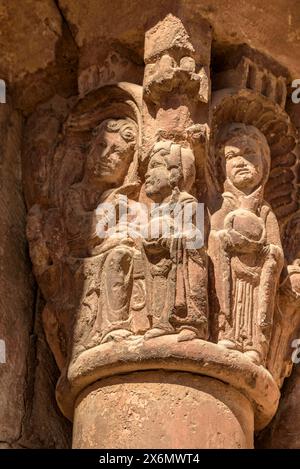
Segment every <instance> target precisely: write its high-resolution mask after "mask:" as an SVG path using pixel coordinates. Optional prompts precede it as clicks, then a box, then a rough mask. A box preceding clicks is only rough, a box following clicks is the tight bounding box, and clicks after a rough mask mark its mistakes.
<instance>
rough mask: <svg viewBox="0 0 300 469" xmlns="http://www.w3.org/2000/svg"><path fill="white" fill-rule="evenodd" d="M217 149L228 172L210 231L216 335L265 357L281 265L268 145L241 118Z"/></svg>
mask: <svg viewBox="0 0 300 469" xmlns="http://www.w3.org/2000/svg"><path fill="white" fill-rule="evenodd" d="M217 151H219V152H220V157H221V159H222V160H223V162H224V164H225V174H226V179H225V183H224V189H225V191H224V193H223V196H222V197H223V202H222V206H221V208H220V209H219V210H218V211H217V212H216V213H214V214H213V216H212V218H211V232H210V237H209V255H210V257H211V259H212V262H213V265H214V273H215V287H216V293H217V297H218V301H219V306H220V312H219V337H218V340H219V344H221V345H224V346H225V347H227V348H231V349H237V350H240V351H241V352H244V353H245V354H246V355H248V357H249V358H250V359H251V360H252V361H254V362H256V363H265V360H266V355H267V352H268V347H269V342H270V334H271V330H272V321H273V314H274V298H275V293H276V289H277V286H278V280H279V275H280V272H281V269H282V265H283V251H282V247H281V241H280V235H279V227H278V223H277V220H276V217H275V215H274V213H273V212H272V209H271V208H270V206H269V205H268V204H267V203H266V202H265V201H264V198H263V196H264V186H265V184H266V181H267V179H268V176H269V171H270V150H269V146H268V144H267V141H266V139H265V137H264V135H263V134H262V133H261V132H260V131H259V130H258V129H257V128H255V127H253V126H251V125H245V124H238V123H237V124H231V125H229V126H226V127H225V128H224V129H223V131H221V133H220V135H219V138H218V142H217Z"/></svg>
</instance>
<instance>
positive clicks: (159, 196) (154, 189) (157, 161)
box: [145, 148, 172, 203]
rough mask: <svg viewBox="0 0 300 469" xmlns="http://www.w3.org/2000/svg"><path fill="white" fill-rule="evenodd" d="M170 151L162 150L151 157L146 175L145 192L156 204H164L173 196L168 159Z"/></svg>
mask: <svg viewBox="0 0 300 469" xmlns="http://www.w3.org/2000/svg"><path fill="white" fill-rule="evenodd" d="M168 155H169V152H168V150H166V149H163V148H162V149H161V150H159V151H157V152H156V153H154V154H153V155H152V156H151V157H150V161H149V164H148V169H147V173H146V175H145V179H146V180H145V191H146V194H147V196H148V197H150V198H151V199H152V200H154V201H155V202H157V203H159V202H162V201H163V200H164V199H165V198H166V197H168V196H169V195H171V194H172V186H171V182H170V176H171V172H170V169H169V168H168V165H167V161H166V157H167V156H168Z"/></svg>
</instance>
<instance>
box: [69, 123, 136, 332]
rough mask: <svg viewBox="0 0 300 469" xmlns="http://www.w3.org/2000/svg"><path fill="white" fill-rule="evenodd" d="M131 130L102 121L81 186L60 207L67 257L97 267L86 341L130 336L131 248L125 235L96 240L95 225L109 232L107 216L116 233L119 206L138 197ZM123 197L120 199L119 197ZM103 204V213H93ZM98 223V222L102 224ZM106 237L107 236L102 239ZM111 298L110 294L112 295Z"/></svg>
mask: <svg viewBox="0 0 300 469" xmlns="http://www.w3.org/2000/svg"><path fill="white" fill-rule="evenodd" d="M136 167H137V126H136V124H135V122H133V121H132V120H131V119H129V118H127V119H108V120H105V121H103V122H102V123H101V124H100V125H99V126H98V127H97V128H96V129H95V131H94V137H93V140H92V142H91V145H90V150H89V152H88V155H87V159H86V164H85V171H84V177H83V179H82V181H81V182H80V183H78V184H75V185H73V186H72V187H71V189H70V190H69V192H68V195H67V198H66V202H65V221H66V229H67V233H68V245H69V250H70V255H71V256H74V257H77V258H78V257H80V258H86V257H93V258H94V261H96V264H97V274H96V275H97V278H98V279H99V285H100V287H99V288H100V294H99V300H98V311H97V318H96V321H95V324H94V328H93V333H92V335H95V334H96V335H97V336H98V340H100V341H106V340H110V339H113V338H114V337H116V336H118V337H125V336H127V335H130V334H131V332H130V320H131V319H130V311H129V305H130V297H131V290H132V270H133V258H134V255H135V253H136V249H135V247H134V243H133V241H132V239H130V238H129V237H128V236H127V235H126V229H125V228H126V227H124V226H122V229H123V233H124V235H123V236H108V235H107V236H104V233H103V232H102V234H101V235H100V234H99V230H98V229H97V227H98V226H99V224H101V226H102V230H103V227H104V228H105V226H106V225H107V226H108V227H109V218H107V219H106V218H105V217H107V216H108V217H109V216H111V213H113V214H114V215H115V216H116V218H115V226H114V229H116V227H118V223H119V219H118V214H119V211H118V210H119V208H120V207H119V201H120V196H123V198H122V197H121V200H122V202H124V200H127V197H128V199H129V200H130V199H131V198H134V197H136V196H137V194H138V187H139V185H138V183H137V179H136ZM124 196H126V197H124ZM103 204H105V206H106V207H108V206H109V207H110V209H111V212H110V215H109V214H107V211H106V210H99V209H98V210H97V207H99V206H100V207H101V206H103ZM103 218H104V219H103ZM107 234H108V233H107ZM112 293H113V294H112Z"/></svg>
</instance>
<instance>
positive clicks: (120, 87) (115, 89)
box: [51, 82, 142, 206]
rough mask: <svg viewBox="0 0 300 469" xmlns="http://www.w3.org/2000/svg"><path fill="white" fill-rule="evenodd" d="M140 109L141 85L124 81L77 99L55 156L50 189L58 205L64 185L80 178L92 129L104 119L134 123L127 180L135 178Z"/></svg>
mask: <svg viewBox="0 0 300 469" xmlns="http://www.w3.org/2000/svg"><path fill="white" fill-rule="evenodd" d="M141 109H142V88H141V87H140V86H138V85H134V84H131V83H126V82H121V83H118V84H117V85H108V86H103V87H101V88H98V89H96V90H93V91H91V92H90V93H89V94H87V95H85V96H84V97H83V98H80V99H79V100H78V101H77V103H76V105H75V106H74V108H73V109H72V111H71V113H70V114H69V116H68V118H67V120H66V121H65V123H64V125H63V129H62V137H61V145H60V146H59V147H58V149H57V151H56V154H55V156H54V163H53V168H52V171H51V173H52V181H51V192H52V193H53V194H55V196H54V197H55V200H54V204H55V205H56V206H60V205H61V202H62V198H63V194H64V193H66V190H67V188H68V187H70V186H71V185H72V184H74V183H76V182H78V181H79V180H80V179H81V176H82V172H83V166H84V162H85V156H86V152H87V149H88V148H89V143H90V141H91V136H92V132H93V130H94V129H95V128H96V127H97V126H98V125H99V124H100V123H101V122H103V121H104V120H106V119H131V120H132V121H133V122H135V123H136V125H137V129H138V132H137V138H138V141H137V147H136V153H135V156H134V159H133V162H132V163H131V166H130V168H129V171H128V176H127V182H136V181H137V168H138V159H139V149H140V147H141ZM70 168H72V171H70ZM62 188H63V191H62Z"/></svg>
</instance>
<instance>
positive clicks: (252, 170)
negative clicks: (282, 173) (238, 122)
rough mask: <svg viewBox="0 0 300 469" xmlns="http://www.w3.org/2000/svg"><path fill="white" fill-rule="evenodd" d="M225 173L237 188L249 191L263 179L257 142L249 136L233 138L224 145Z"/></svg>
mask: <svg viewBox="0 0 300 469" xmlns="http://www.w3.org/2000/svg"><path fill="white" fill-rule="evenodd" d="M225 161H226V175H227V177H228V178H229V179H230V181H231V182H232V184H233V185H234V186H235V187H236V188H237V189H239V190H242V191H245V190H246V191H251V190H253V189H255V188H256V187H257V186H258V185H259V184H260V182H261V181H262V179H263V176H264V174H263V172H264V164H263V156H262V154H261V148H260V146H259V143H258V142H257V141H255V140H254V139H252V138H251V137H248V136H245V137H243V138H239V139H238V138H233V139H231V140H229V141H228V142H227V143H226V145H225Z"/></svg>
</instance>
